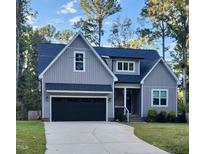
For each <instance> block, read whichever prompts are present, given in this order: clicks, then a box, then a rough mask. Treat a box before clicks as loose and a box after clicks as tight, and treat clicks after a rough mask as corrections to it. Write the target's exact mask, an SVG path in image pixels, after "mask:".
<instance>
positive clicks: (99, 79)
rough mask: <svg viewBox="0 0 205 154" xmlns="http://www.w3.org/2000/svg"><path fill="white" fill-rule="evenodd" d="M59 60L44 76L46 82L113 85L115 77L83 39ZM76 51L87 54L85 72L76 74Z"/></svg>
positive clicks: (76, 41)
mask: <svg viewBox="0 0 205 154" xmlns="http://www.w3.org/2000/svg"><path fill="white" fill-rule="evenodd" d="M70 47H71V48H68V49H67V51H66V52H64V53H63V54H62V55H61V56H60V57H59V58H58V60H57V61H56V62H55V63H54V64H53V65H52V66H51V67H50V68H49V69H48V71H47V72H46V73H45V74H44V81H45V82H53V83H80V84H83V83H84V84H112V82H113V77H112V76H111V75H110V74H109V73H108V71H107V70H106V69H105V67H104V66H103V64H102V63H101V62H100V61H99V60H98V59H97V57H96V56H95V55H94V53H93V52H92V51H91V50H90V49H89V48H88V46H87V45H86V43H85V42H84V41H83V40H82V38H81V37H78V38H77V39H76V40H75V41H74V42H73V43H72V44H71V46H70ZM74 51H84V52H85V72H74V71H73V69H74V66H73V65H74V57H73V56H74Z"/></svg>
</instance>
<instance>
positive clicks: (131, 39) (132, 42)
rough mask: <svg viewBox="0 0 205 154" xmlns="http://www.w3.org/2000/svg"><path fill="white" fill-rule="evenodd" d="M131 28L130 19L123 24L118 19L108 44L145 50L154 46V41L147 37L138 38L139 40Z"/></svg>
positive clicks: (113, 26)
mask: <svg viewBox="0 0 205 154" xmlns="http://www.w3.org/2000/svg"><path fill="white" fill-rule="evenodd" d="M131 26H132V21H131V19H130V18H128V17H126V18H125V19H124V20H123V22H122V23H121V21H120V17H118V18H117V19H116V21H115V22H114V23H113V25H112V27H111V30H110V32H111V34H110V35H109V39H108V42H109V43H111V45H112V46H114V47H124V48H145V47H146V46H147V45H151V44H152V41H150V40H149V39H148V38H146V37H142V36H140V37H139V36H138V38H137V37H136V36H135V31H134V30H133V29H132V28H131Z"/></svg>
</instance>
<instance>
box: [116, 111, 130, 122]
mask: <svg viewBox="0 0 205 154" xmlns="http://www.w3.org/2000/svg"><path fill="white" fill-rule="evenodd" d="M115 120H119V121H125V120H127V117H126V116H125V115H124V114H123V113H122V112H116V113H115Z"/></svg>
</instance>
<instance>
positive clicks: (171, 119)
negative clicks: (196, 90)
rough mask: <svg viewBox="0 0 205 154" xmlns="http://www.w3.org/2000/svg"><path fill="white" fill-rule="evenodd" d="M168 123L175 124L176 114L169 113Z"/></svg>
mask: <svg viewBox="0 0 205 154" xmlns="http://www.w3.org/2000/svg"><path fill="white" fill-rule="evenodd" d="M167 121H169V122H175V121H176V112H169V113H168V115H167Z"/></svg>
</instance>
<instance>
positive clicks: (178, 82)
mask: <svg viewBox="0 0 205 154" xmlns="http://www.w3.org/2000/svg"><path fill="white" fill-rule="evenodd" d="M161 60H162V62H163V64H164V65H165V67H166V68H167V69H168V71H169V72H170V73H171V75H172V76H173V77H174V79H175V80H176V81H177V84H178V85H179V84H180V81H179V79H178V78H177V77H176V75H175V74H174V73H173V71H172V70H171V68H170V67H169V66H168V65H167V63H166V62H165V60H164V59H163V58H159V59H158V61H157V62H156V63H155V64H154V66H153V67H152V68H151V69H150V70H149V72H148V73H147V74H146V75H145V76H144V78H143V79H142V80H141V82H140V83H141V84H143V83H144V80H145V79H146V78H147V77H148V76H149V74H150V73H151V72H152V71H153V70H154V68H155V67H156V66H157V64H159V62H160V61H161Z"/></svg>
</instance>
